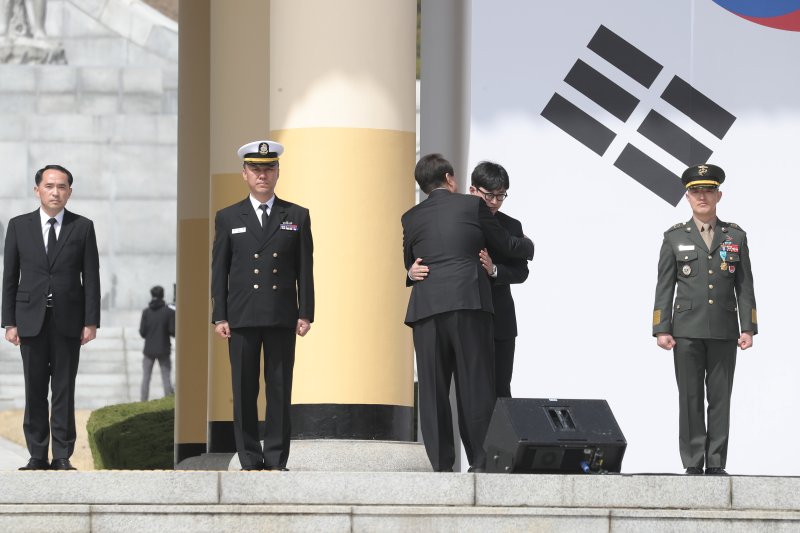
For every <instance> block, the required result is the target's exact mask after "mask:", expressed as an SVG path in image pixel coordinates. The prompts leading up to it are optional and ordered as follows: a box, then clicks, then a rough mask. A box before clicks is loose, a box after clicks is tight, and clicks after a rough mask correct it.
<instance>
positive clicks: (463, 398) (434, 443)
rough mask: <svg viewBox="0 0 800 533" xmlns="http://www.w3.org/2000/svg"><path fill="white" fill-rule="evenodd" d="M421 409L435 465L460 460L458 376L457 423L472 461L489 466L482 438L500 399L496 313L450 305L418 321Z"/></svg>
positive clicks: (425, 437) (447, 467)
mask: <svg viewBox="0 0 800 533" xmlns="http://www.w3.org/2000/svg"><path fill="white" fill-rule="evenodd" d="M414 349H415V350H416V354H417V377H418V380H419V412H420V424H421V429H422V438H423V441H424V443H425V451H426V452H427V454H428V459H429V460H430V462H431V466H432V467H433V469H434V470H435V471H448V470H451V469H452V468H453V464H454V462H455V446H454V443H453V422H452V414H451V412H450V381H451V378H453V377H454V378H455V384H456V404H457V407H458V427H459V431H460V432H461V439H462V441H463V443H464V449H465V451H466V453H467V459H468V460H469V463H470V465H471V466H473V467H480V468H485V466H486V452H485V451H484V449H483V442H484V440H485V439H486V431H487V429H488V428H489V421H490V419H491V417H492V411H493V410H494V404H495V399H496V398H495V392H494V339H493V327H492V316H491V315H490V314H489V313H486V312H484V311H472V310H462V311H449V312H447V313H440V314H438V315H434V316H432V317H429V318H426V319H424V320H420V321H419V322H416V323H415V324H414Z"/></svg>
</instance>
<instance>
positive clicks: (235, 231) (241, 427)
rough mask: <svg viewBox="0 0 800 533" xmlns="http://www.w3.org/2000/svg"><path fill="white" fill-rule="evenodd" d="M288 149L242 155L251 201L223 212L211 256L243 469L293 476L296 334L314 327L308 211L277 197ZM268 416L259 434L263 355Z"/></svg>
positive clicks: (266, 146) (251, 148)
mask: <svg viewBox="0 0 800 533" xmlns="http://www.w3.org/2000/svg"><path fill="white" fill-rule="evenodd" d="M283 151H284V148H283V146H282V145H281V144H279V143H277V142H273V141H269V140H263V141H255V142H251V143H248V144H245V145H244V146H242V147H241V148H239V150H238V156H239V158H241V159H242V179H244V181H245V183H247V187H248V188H249V189H250V194H249V195H248V197H247V198H245V199H244V200H242V201H241V202H238V203H236V204H233V205H231V206H229V207H226V208H225V209H221V210H220V211H218V212H217V215H216V220H215V235H214V247H213V251H212V258H211V298H212V304H213V311H212V322H213V323H214V331H215V332H216V334H218V335H219V336H221V337H223V338H225V339H228V350H229V355H230V361H231V378H232V386H233V427H234V436H235V438H236V451H237V453H238V454H239V461H240V463H241V465H242V469H243V470H286V461H287V459H288V457H289V438H290V435H291V427H290V412H289V408H290V404H291V399H292V372H293V369H294V349H295V340H296V335H299V336H301V337H303V336H305V335H306V334H307V333H308V331H309V329H310V328H311V323H312V322H313V321H314V277H313V257H312V256H313V251H314V245H313V242H312V239H311V220H310V218H309V214H308V209H306V208H304V207H301V206H299V205H297V204H293V203H290V202H287V201H286V200H282V199H280V198H278V197H277V196H275V185H276V184H277V182H278V177H279V176H280V163H279V157H280V155H281V154H282V153H283ZM262 347H263V350H264V381H265V383H266V389H267V390H266V395H267V413H266V419H265V426H266V427H265V433H264V446H263V449H262V447H261V443H260V442H259V432H258V407H257V400H258V393H259V390H258V389H259V384H258V381H259V374H260V363H261V361H260V359H261V357H260V355H261V350H262Z"/></svg>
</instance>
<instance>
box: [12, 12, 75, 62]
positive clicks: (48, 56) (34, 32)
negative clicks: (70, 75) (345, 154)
mask: <svg viewBox="0 0 800 533" xmlns="http://www.w3.org/2000/svg"><path fill="white" fill-rule="evenodd" d="M46 17H47V0H0V63H7V64H17V65H24V64H29V63H32V64H42V65H65V64H66V63H67V58H66V54H65V53H64V47H63V46H62V45H61V43H60V42H58V41H56V40H53V39H50V38H48V36H47V33H46V32H45V18H46Z"/></svg>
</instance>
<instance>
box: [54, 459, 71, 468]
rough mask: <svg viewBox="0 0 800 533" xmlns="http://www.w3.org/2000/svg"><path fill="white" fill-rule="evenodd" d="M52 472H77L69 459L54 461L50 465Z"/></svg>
mask: <svg viewBox="0 0 800 533" xmlns="http://www.w3.org/2000/svg"><path fill="white" fill-rule="evenodd" d="M50 470H76V468H75V467H74V466H72V463H70V462H69V459H53V462H52V463H50Z"/></svg>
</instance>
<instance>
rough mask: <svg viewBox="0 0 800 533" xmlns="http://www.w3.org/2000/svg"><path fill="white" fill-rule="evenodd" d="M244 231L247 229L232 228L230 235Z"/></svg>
mask: <svg viewBox="0 0 800 533" xmlns="http://www.w3.org/2000/svg"><path fill="white" fill-rule="evenodd" d="M245 231H247V228H233V229H232V230H231V233H232V234H236V233H244V232H245Z"/></svg>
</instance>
